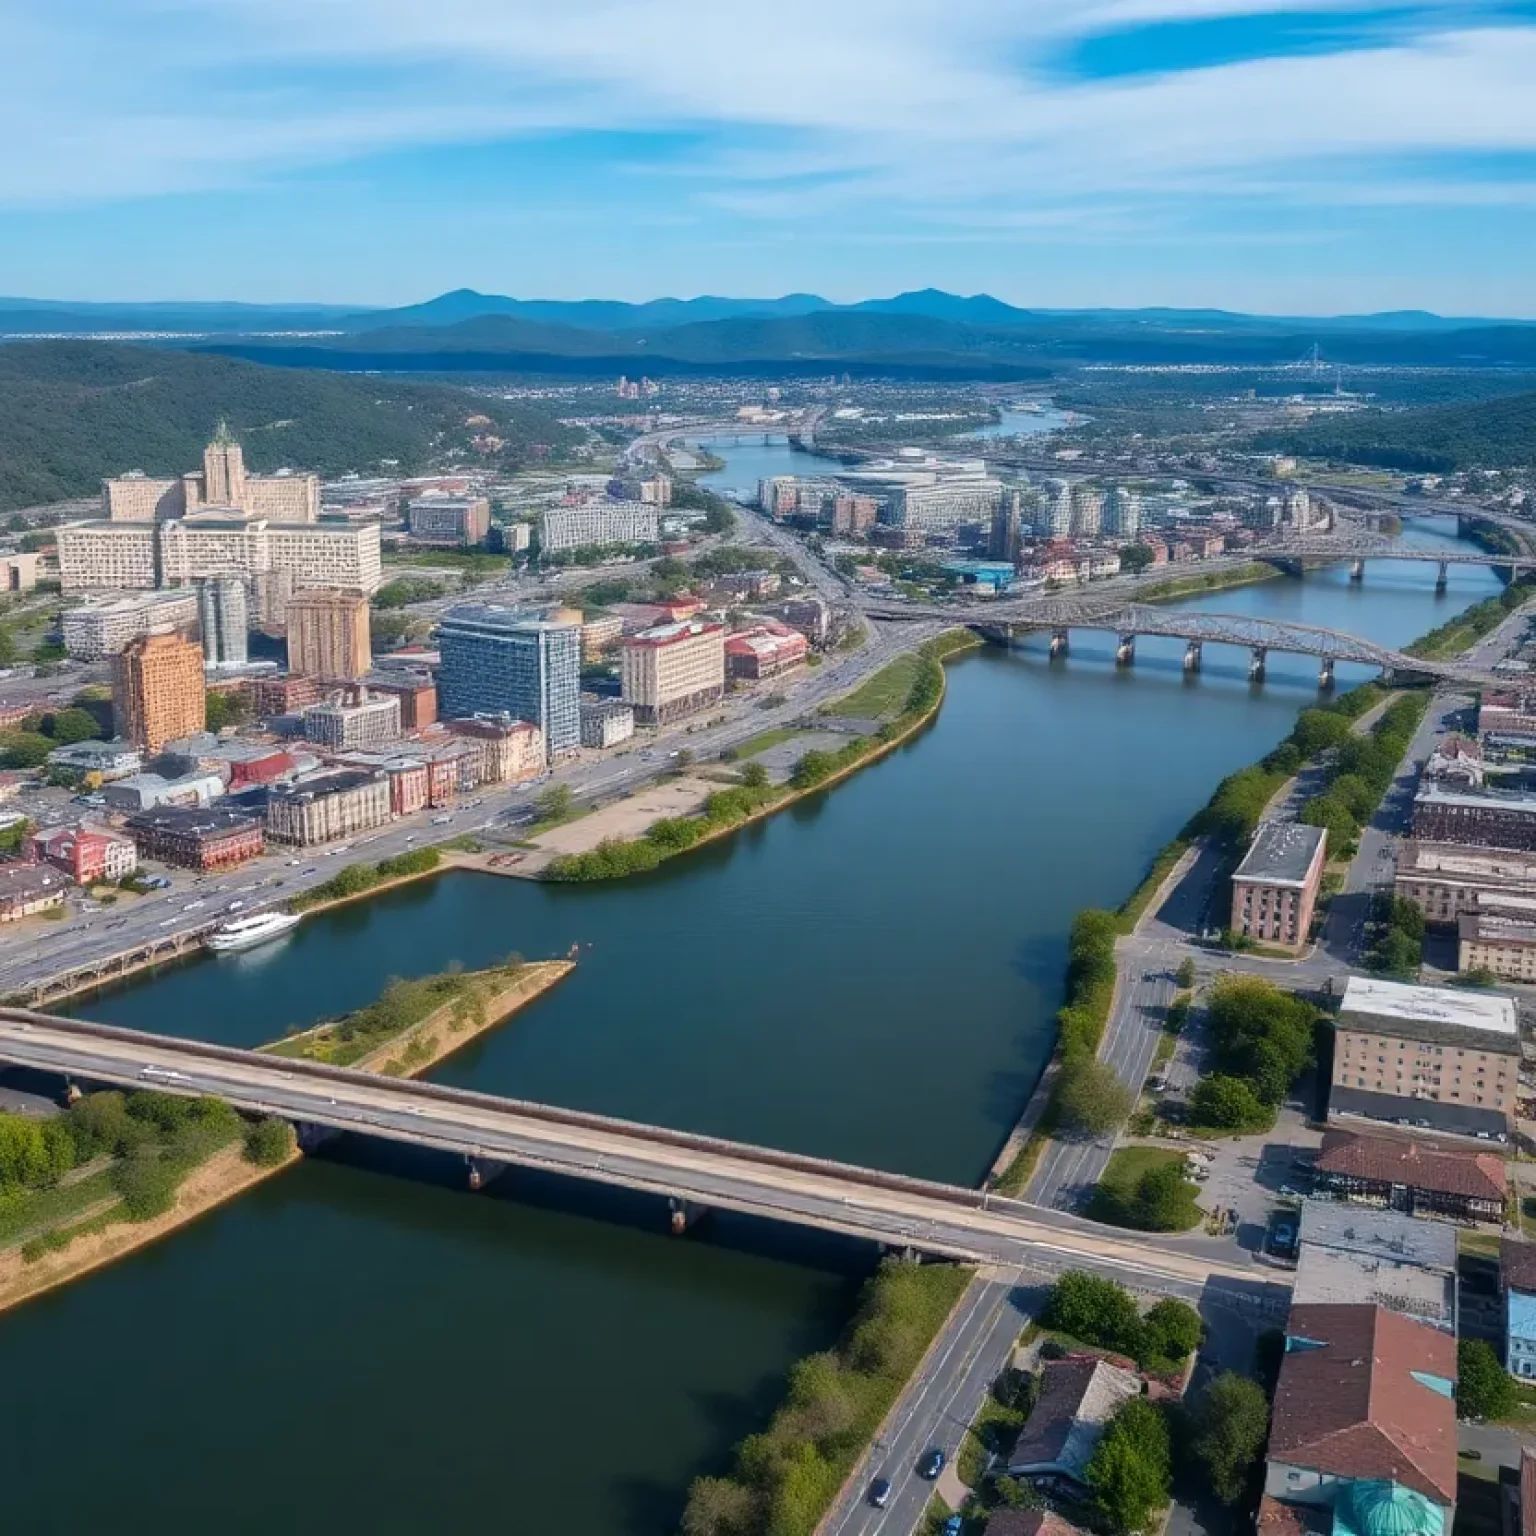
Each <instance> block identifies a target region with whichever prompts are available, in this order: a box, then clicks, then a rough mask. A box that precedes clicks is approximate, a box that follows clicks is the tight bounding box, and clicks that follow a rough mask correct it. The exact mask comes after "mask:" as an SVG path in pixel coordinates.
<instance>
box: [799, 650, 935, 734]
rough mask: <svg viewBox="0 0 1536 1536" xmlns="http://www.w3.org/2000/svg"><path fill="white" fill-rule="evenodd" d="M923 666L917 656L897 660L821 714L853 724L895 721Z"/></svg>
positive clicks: (905, 704)
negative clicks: (852, 721)
mask: <svg viewBox="0 0 1536 1536" xmlns="http://www.w3.org/2000/svg"><path fill="white" fill-rule="evenodd" d="M921 664H922V662H921V658H920V657H918V656H898V657H897V658H896V660H895V661H893V662H891V663H890V665H889V666H885V667H882V668H881V669H880V670H879V671H878V672H876V673H875V675H874V676H873V677H872V678H870V679H869V681H868V682H867V683H864V684H862V685H861V686H860V687H858V688H856V689H855V690H854V691H853V692H852V693H850V694H849V695H848V696H847V698H843V699H837V700H835V701H834V702H833V703H831V704H828V705H826V706H825V708H823V710H822V713H823V714H824V715H842V716H845V717H847V718H848V719H851V720H884V719H894V718H895V717H896V716H897V715H899V714H900V713H901V712H902V710H904V709H905V708H906V707H907V699H908V698H909V697H910V696H911V693H912V684H913V683H914V682H915V681H916V680H917V670H918V667H919V666H920V665H921Z"/></svg>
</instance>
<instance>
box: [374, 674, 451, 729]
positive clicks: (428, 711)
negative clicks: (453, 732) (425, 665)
mask: <svg viewBox="0 0 1536 1536" xmlns="http://www.w3.org/2000/svg"><path fill="white" fill-rule="evenodd" d="M363 682H364V683H365V684H366V685H367V688H368V691H369V693H371V694H375V695H378V694H385V693H388V694H393V695H394V697H395V698H397V699H399V701H400V729H401V730H403V731H424V730H425V729H426V728H427V727H428V726H429V725H435V724H436V723H437V684H436V683H434V682H433V681H432V674H431V673H430V672H428V671H426V670H425V669H417V668H414V667H390V668H388V669H387V670H381V671H377V672H370V673H368V675H367V676H366V677H365V678H364V679H363Z"/></svg>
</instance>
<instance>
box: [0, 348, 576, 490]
mask: <svg viewBox="0 0 1536 1536" xmlns="http://www.w3.org/2000/svg"><path fill="white" fill-rule="evenodd" d="M476 415H481V416H487V417H490V418H491V420H492V422H493V423H494V425H492V426H490V427H486V426H483V425H482V426H479V427H475V428H472V427H470V426H468V425H467V422H468V419H469V418H470V417H472V416H476ZM221 417H224V418H227V419H228V421H229V424H230V426H231V427H232V428H233V429H234V431H235V433H236V435H237V436H238V437H239V438H240V440H241V442H242V444H243V445H244V448H245V457H246V463H247V465H248V466H249V467H250V468H251V469H253V470H256V471H270V470H274V469H278V468H280V467H282V466H284V465H288V466H291V467H293V468H295V469H302V470H313V471H315V472H316V473H319V474H323V475H337V474H344V473H345V472H347V471H348V470H356V471H358V472H359V473H364V474H366V473H368V472H370V471H372V472H377V471H378V470H379V469H380V468H381V466H382V465H383V462H384V461H385V460H389V459H395V460H398V461H399V465H400V468H401V469H402V470H406V471H410V470H416V469H422V468H426V467H429V466H430V465H431V464H432V463H434V462H435V461H438V460H440V459H443V458H452V457H454V456H457V455H463V454H468V453H471V452H473V450H472V448H471V446H470V439H471V437H472V436H473V435H474V433H475V432H476V431H480V432H490V433H493V434H495V435H497V436H500V437H502V438H503V439H504V441H505V446H504V447H503V448H502V449H500V450H498V451H497V452H495V453H493V454H491V455H489V456H488V462H491V463H495V464H498V465H502V466H507V467H510V466H514V465H516V464H518V463H521V462H523V461H524V460H525V459H527V458H529V457H532V456H535V455H536V453H537V452H538V451H539V449H540V445H542V447H543V448H546V449H547V448H558V447H561V446H564V445H566V444H568V443H570V442H572V441H573V440H574V436H575V435H574V434H573V433H572V431H571V430H570V429H569V428H566V427H563V426H562V425H561V424H560V423H559V422H558V421H556V420H555V419H554V418H552V417H550V416H548V415H546V414H545V413H543V412H541V411H537V410H531V409H528V408H527V407H522V406H511V405H508V404H507V403H506V402H505V401H500V400H486V399H482V398H481V397H480V396H478V395H469V394H466V393H464V392H462V391H460V390H456V389H452V388H447V387H443V386H438V385H429V384H416V383H402V382H398V381H395V380H383V379H354V378H345V377H342V376H339V375H335V374H327V373H319V372H307V371H306V372H294V371H292V370H289V369H279V368H265V367H260V366H258V365H256V364H254V363H249V362H238V361H235V360H232V359H229V358H222V357H211V356H206V355H200V354H195V353H187V352H176V351H166V350H160V349H157V348H148V347H141V346H124V345H114V344H112V343H107V342H91V341H28V342H13V343H9V344H7V345H4V346H0V509H9V508H13V507H25V506H32V505H35V504H37V503H41V502H48V501H60V500H64V499H67V498H69V497H73V496H88V495H92V494H94V493H95V492H96V491H97V490H98V489H99V487H100V484H101V481H102V479H103V477H105V476H108V475H116V474H121V473H122V472H123V471H124V470H128V469H142V470H143V471H144V472H145V473H146V474H151V475H169V474H179V473H181V472H183V471H185V470H189V469H193V468H195V467H196V466H197V465H198V463H199V462H200V455H201V453H202V450H203V445H204V444H205V443H206V442H207V441H208V439H209V437H210V436H211V435H212V432H213V429H214V427H215V425H216V424H217V423H218V421H219V419H220V418H221Z"/></svg>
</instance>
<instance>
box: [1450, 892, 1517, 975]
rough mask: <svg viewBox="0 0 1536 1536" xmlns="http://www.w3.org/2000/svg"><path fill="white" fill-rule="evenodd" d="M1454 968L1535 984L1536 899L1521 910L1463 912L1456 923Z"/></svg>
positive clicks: (1506, 908)
mask: <svg viewBox="0 0 1536 1536" xmlns="http://www.w3.org/2000/svg"><path fill="white" fill-rule="evenodd" d="M1456 965H1457V969H1458V970H1462V971H1492V972H1493V974H1494V975H1495V976H1498V977H1501V978H1503V979H1504V980H1506V981H1519V982H1526V983H1530V982H1532V981H1536V898H1527V901H1526V903H1525V906H1524V910H1520V909H1515V910H1511V909H1510V908H1508V907H1505V908H1504V909H1502V910H1483V909H1480V910H1478V911H1475V912H1463V913H1462V914H1461V916H1460V917H1459V918H1457V920H1456Z"/></svg>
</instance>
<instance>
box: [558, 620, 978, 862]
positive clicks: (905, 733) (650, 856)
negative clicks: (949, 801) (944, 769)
mask: <svg viewBox="0 0 1536 1536" xmlns="http://www.w3.org/2000/svg"><path fill="white" fill-rule="evenodd" d="M980 644H981V642H980V641H979V640H978V639H977V638H976V636H974V635H972V634H971V633H970V632H969V631H967V630H960V631H954V632H951V633H949V634H945V635H940V636H939V637H938V638H937V639H935V640H930V641H929V642H928V643H927V644H926V645H925V646H923V647H922V649H921V650H920V651H918V652H916V653H915V654H913V655H909V656H898V657H897V658H896V660H895V661H893V662H891V663H890V665H889V666H887V667H884V668H882V669H881V671H879V672H877V673H876V674H875V676H874V677H872V678H870V679H869V680H868V681H867V682H866V683H864V684H862V685H861V686H860V687H859V688H858V689H856V690H855V691H854V693H852V694H850V695H848V696H847V697H846V698H845V699H842V700H839V701H838V702H837V704H836V705H834V706H833V708H832V712H834V713H836V714H838V715H847V716H852V717H854V718H858V719H875V718H879V717H880V716H881V715H882V714H889V713H891V712H892V711H897V710H899V713H896V714H895V716H894V718H893V719H889V720H887V721H886V723H885V724H884V725H882V726H881V727H880V728H879V729H878V730H877V731H876V732H875V733H874V734H873V735H871V736H857V737H853V738H852V739H850V740H849V742H848V744H847V745H846V746H844V747H841V748H839V749H838V750H837V751H835V752H821V751H810V752H807V753H805V754H804V755H803V756H802V757H801V758H800V759H799V761H798V762H797V763H796V764H795V766H794V769H793V771H792V772H791V774H790V779H789V783H788V784H785V785H771V784H767V783H763V782H751V781H750V780H747V779H745V778H744V779H743V782H742V783H741V784H739V785H737V786H735V787H733V788H730V789H722V790H719V791H717V792H716V793H715V794H712V795H710V796H709V798H708V799H707V800H706V801H705V802H704V804H703V806H702V807H701V808H700V810H699V811H698V812H697V813H696V814H694V815H691V816H668V817H664V818H663V819H662V820H660V821H657V822H654V823H652V825H651V826H650V827H649V828H648V829H647V830H646V832H645V833H644V835H643V836H641V837H636V838H627V839H620V838H611V839H608V840H607V841H605V842H602V843H600V844H598V846H597V847H596V848H594V849H592V850H591V852H589V853H572V854H562V855H560V856H558V857H556V858H554V859H551V860H550V862H549V864H548V865H547V866H546V867H545V869H544V872H543V878H544V879H546V880H558V881H565V882H570V883H584V882H588V881H595V880H618V879H622V878H623V877H624V876H626V875H636V874H643V873H645V872H646V871H648V870H652V869H655V868H657V867H658V866H659V865H661V864H663V863H665V862H666V861H667V860H668V859H671V858H675V857H676V856H677V855H678V854H680V853H686V852H687V851H688V850H689V849H690V848H697V847H699V846H701V845H702V844H704V843H708V842H713V841H714V840H715V839H716V838H719V837H725V836H727V835H728V834H730V833H732V832H735V831H736V830H737V829H738V828H740V827H744V826H746V825H747V824H748V823H749V822H753V821H756V820H758V819H759V818H761V817H763V816H767V815H771V814H772V813H773V812H774V811H779V810H782V809H783V808H784V807H785V806H786V805H790V804H793V802H794V801H796V800H799V799H800V798H801V797H802V796H805V795H809V794H813V793H815V792H816V791H817V790H822V789H828V788H830V787H831V786H832V785H834V784H836V783H837V782H838V781H839V780H841V779H844V778H847V777H848V775H849V774H851V773H854V772H856V771H857V770H858V769H860V768H862V767H864V766H865V765H866V764H868V763H871V762H874V761H876V760H877V759H878V758H881V757H883V756H884V755H885V754H886V753H887V752H890V751H892V750H893V749H894V748H896V747H897V746H899V745H900V744H901V743H902V742H903V741H905V740H906V739H907V738H908V737H909V736H911V735H912V734H913V733H914V732H915V731H918V730H920V729H921V728H922V727H923V726H925V725H927V724H928V722H929V721H930V720H932V719H933V717H934V716H935V715H936V714H937V713H938V710H939V706H940V705H941V704H942V703H943V700H944V665H943V664H944V662H945V661H946V660H947V659H948V658H949V657H951V656H954V655H956V654H958V653H959V652H961V651H967V650H972V649H974V648H975V647H976V646H978V645H980Z"/></svg>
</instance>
